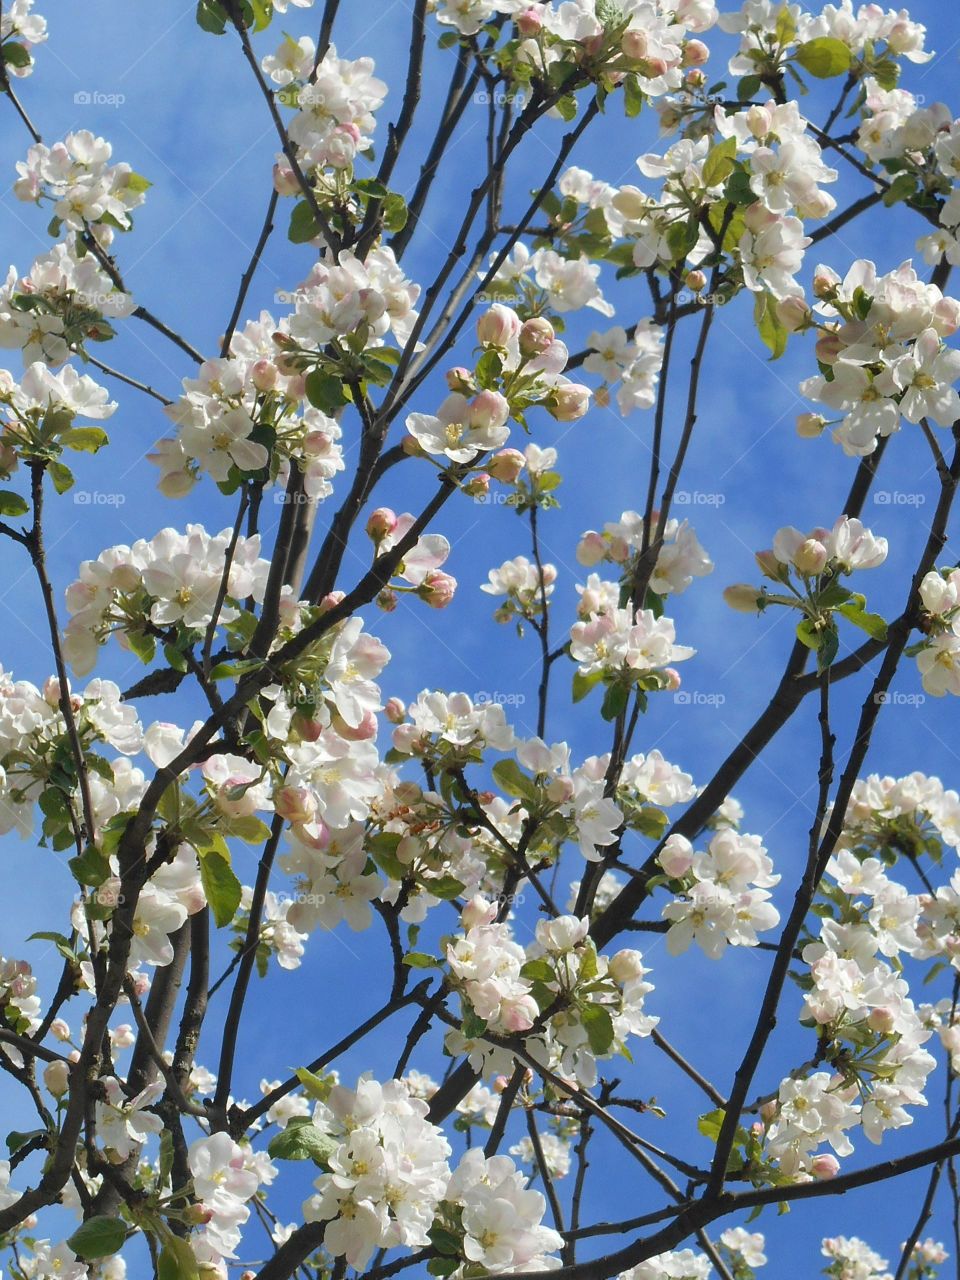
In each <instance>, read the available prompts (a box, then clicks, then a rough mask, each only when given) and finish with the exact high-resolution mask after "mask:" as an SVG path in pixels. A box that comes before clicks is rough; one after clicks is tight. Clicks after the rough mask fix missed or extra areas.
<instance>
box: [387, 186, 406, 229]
mask: <svg viewBox="0 0 960 1280" xmlns="http://www.w3.org/2000/svg"><path fill="white" fill-rule="evenodd" d="M408 217H409V210H408V209H407V202H406V200H404V198H403V196H401V195H399V194H398V193H397V192H396V191H391V192H390V193H389V195H388V196H387V197H386V199H385V200H384V202H383V225H384V227H385V228H386V229H387V231H402V230H403V228H404V227H405V226H406V225H407V218H408Z"/></svg>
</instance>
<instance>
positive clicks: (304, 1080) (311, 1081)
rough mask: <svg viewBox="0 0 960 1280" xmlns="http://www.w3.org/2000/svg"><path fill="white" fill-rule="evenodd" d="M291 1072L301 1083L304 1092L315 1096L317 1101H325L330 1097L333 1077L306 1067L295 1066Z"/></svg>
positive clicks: (312, 1096)
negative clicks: (321, 1074)
mask: <svg viewBox="0 0 960 1280" xmlns="http://www.w3.org/2000/svg"><path fill="white" fill-rule="evenodd" d="M293 1074H294V1075H295V1076H296V1077H297V1079H298V1080H299V1081H300V1083H301V1084H302V1085H303V1091H304V1093H307V1094H309V1095H310V1097H311V1098H316V1099H317V1101H318V1102H326V1100H327V1099H328V1098H329V1097H330V1090H331V1089H332V1088H333V1085H334V1079H335V1077H331V1076H320V1075H317V1073H316V1072H315V1071H310V1070H309V1069H308V1068H307V1067H297V1069H296V1071H294V1073H293Z"/></svg>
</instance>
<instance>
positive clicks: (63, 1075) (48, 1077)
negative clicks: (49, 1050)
mask: <svg viewBox="0 0 960 1280" xmlns="http://www.w3.org/2000/svg"><path fill="white" fill-rule="evenodd" d="M43 1083H44V1084H45V1085H46V1086H47V1088H48V1089H49V1091H50V1093H51V1094H52V1095H53V1096H54V1097H55V1098H62V1097H63V1095H64V1094H65V1093H66V1092H67V1091H68V1090H69V1088H70V1067H69V1066H68V1065H67V1063H66V1062H48V1063H47V1065H46V1066H45V1067H44V1069H43Z"/></svg>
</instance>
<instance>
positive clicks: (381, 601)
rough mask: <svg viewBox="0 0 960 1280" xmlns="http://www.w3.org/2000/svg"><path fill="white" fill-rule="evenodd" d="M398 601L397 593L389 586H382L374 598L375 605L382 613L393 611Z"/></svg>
mask: <svg viewBox="0 0 960 1280" xmlns="http://www.w3.org/2000/svg"><path fill="white" fill-rule="evenodd" d="M398 603H399V601H398V599H397V593H396V592H395V591H394V590H393V589H392V588H390V587H384V589H383V590H382V591H381V592H380V593H379V595H378V596H377V599H376V606H377V608H378V609H382V610H383V612H384V613H393V611H394V609H396V607H397V604H398Z"/></svg>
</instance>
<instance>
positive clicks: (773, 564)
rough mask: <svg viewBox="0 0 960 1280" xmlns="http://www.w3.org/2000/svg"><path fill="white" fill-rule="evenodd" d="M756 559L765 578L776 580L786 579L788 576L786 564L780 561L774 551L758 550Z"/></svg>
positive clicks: (782, 580)
mask: <svg viewBox="0 0 960 1280" xmlns="http://www.w3.org/2000/svg"><path fill="white" fill-rule="evenodd" d="M754 559H755V560H756V562H757V564H758V565H759V567H760V572H761V573H762V574H763V576H764V577H765V578H772V579H773V581H774V582H785V581H786V579H787V576H788V575H787V569H786V566H785V565H782V564H781V563H780V561H779V560H778V559H777V557H776V556H775V555H774V553H773V552H772V551H758V552H757V553H756V555H755V556H754Z"/></svg>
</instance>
